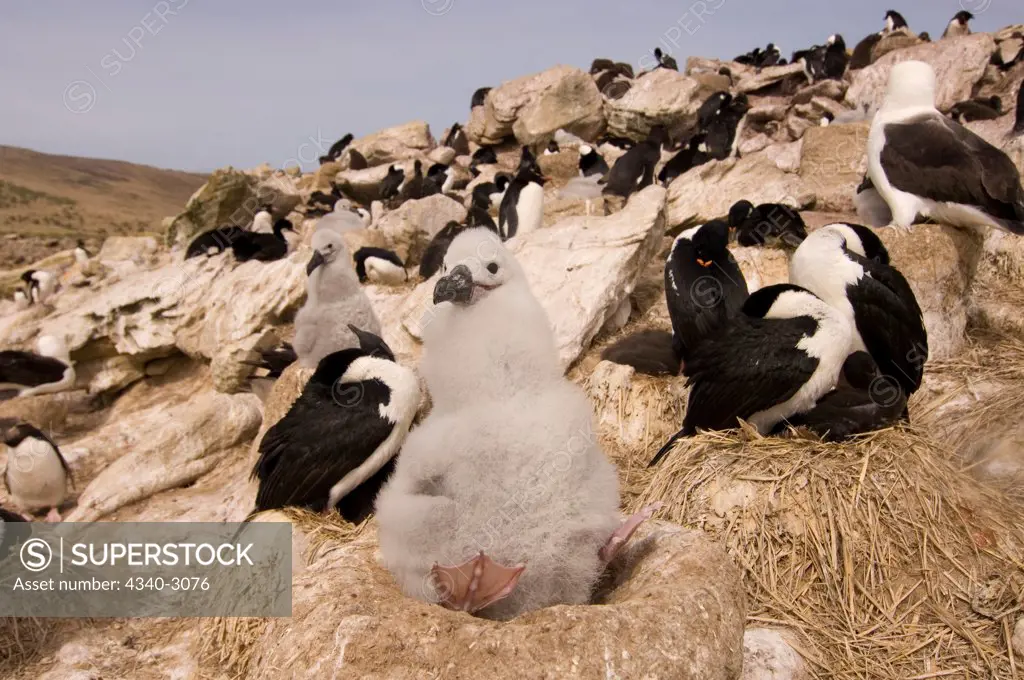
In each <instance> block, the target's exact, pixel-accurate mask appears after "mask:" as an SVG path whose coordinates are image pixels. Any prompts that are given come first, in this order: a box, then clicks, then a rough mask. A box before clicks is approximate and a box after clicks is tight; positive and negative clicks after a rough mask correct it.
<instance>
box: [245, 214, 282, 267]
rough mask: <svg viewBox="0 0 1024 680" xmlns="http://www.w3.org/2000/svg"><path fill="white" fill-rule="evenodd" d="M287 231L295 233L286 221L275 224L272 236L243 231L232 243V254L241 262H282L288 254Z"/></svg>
mask: <svg viewBox="0 0 1024 680" xmlns="http://www.w3.org/2000/svg"><path fill="white" fill-rule="evenodd" d="M285 231H291V232H294V231H295V229H294V228H293V227H292V223H291V222H290V221H288V220H286V219H281V220H278V221H277V222H275V223H274V228H273V233H270V234H263V233H258V232H252V231H243V232H242V233H240V234H237V235H236V238H235V239H234V240H233V241H231V243H230V247H231V252H232V253H234V255H235V259H236V260H238V261H239V262H248V261H249V260H256V261H257V262H273V261H274V260H280V259H281V258H283V257H284V256H286V255H287V254H288V241H286V240H285V238H284V232H285Z"/></svg>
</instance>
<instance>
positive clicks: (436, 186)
mask: <svg viewBox="0 0 1024 680" xmlns="http://www.w3.org/2000/svg"><path fill="white" fill-rule="evenodd" d="M427 185H430V186H429V188H427ZM454 188H455V173H454V172H453V171H452V169H451V166H448V165H445V164H444V163H434V164H433V165H431V166H430V169H428V170H427V176H426V179H425V181H424V192H423V194H424V195H425V196H429V195H432V194H448V193H450V192H451V191H452V189H454Z"/></svg>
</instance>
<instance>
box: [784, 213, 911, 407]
mask: <svg viewBox="0 0 1024 680" xmlns="http://www.w3.org/2000/svg"><path fill="white" fill-rule="evenodd" d="M866 231H870V230H868V229H867V228H866V227H864V226H862V225H849V224H843V223H836V224H830V225H826V226H824V227H821V228H820V229H818V230H816V231H814V232H813V233H811V234H810V235H809V236H808V237H807V238H806V239H805V240H804V242H803V243H802V244H800V247H799V248H797V250H796V252H795V253H794V254H793V258H792V260H791V261H790V263H789V279H790V281H792V282H793V283H794V284H796V285H799V286H803V287H804V288H806V289H808V290H810V291H811V292H813V293H814V294H815V295H817V296H818V297H820V298H821V299H822V300H824V301H825V302H827V303H828V304H830V305H831V306H832V307H834V308H835V309H836V310H837V311H839V312H840V313H841V314H843V316H844V317H845V318H846V319H847V320H848V321H849V322H850V323H851V325H852V326H853V329H854V330H853V333H852V335H851V345H850V348H849V350H848V353H852V352H855V351H866V352H868V353H870V354H871V357H872V358H873V359H874V360H875V363H876V364H878V368H879V370H880V371H881V372H882V374H883V375H886V376H889V377H890V378H892V379H893V380H895V381H896V382H897V383H898V385H899V387H900V388H901V389H902V390H903V393H904V395H906V396H907V397H908V398H909V397H910V395H911V394H913V393H914V392H916V391H917V389H918V388H919V387H920V386H921V380H922V378H923V376H924V364H925V361H927V359H928V332H927V330H926V329H925V326H924V320H923V316H922V314H921V308H920V306H919V305H918V302H917V298H916V297H915V296H914V292H913V290H912V289H911V288H910V284H909V283H907V280H906V278H904V276H903V275H902V274H901V273H900V272H899V270H897V269H896V268H895V267H893V266H891V265H889V264H887V262H888V253H886V252H885V249H884V247H882V246H881V242H880V241H877V242H873V241H870V240H869V239H867V238H865V237H862V234H864V232H866ZM876 238H877V237H876ZM869 253H871V255H869ZM872 256H873V257H872ZM881 260H884V261H885V262H882V261H881Z"/></svg>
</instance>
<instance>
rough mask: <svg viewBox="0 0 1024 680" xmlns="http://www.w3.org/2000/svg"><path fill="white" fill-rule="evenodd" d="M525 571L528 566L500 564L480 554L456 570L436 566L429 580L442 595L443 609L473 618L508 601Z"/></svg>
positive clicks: (431, 571)
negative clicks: (504, 600)
mask: <svg viewBox="0 0 1024 680" xmlns="http://www.w3.org/2000/svg"><path fill="white" fill-rule="evenodd" d="M524 569H526V565H525V564H520V565H517V566H515V567H506V566H504V565H502V564H498V563H497V562H495V561H494V560H492V559H491V558H490V557H488V556H487V555H485V554H484V552H483V551H482V550H481V551H480V554H479V555H477V556H476V557H474V558H473V559H471V560H469V561H468V562H464V563H463V564H460V565H457V566H451V567H442V566H440V565H438V564H435V565H434V566H433V567H432V568H431V570H430V576H431V578H432V580H433V582H434V586H435V589H436V591H437V592H438V593H439V594H440V595H441V602H440V603H441V605H443V606H444V607H447V608H448V609H454V610H456V611H464V612H469V613H470V614H472V613H473V612H476V611H479V610H481V609H483V608H484V607H487V606H488V605H492V604H494V603H495V602H497V601H499V600H501V599H504V598H506V597H508V595H509V594H510V593H511V592H512V591H513V590H514V589H515V587H516V584H517V583H519V577H520V576H522V574H523V570H524Z"/></svg>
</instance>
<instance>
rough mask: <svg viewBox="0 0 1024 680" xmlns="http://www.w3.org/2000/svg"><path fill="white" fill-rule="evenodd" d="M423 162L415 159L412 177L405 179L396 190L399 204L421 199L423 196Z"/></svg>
mask: <svg viewBox="0 0 1024 680" xmlns="http://www.w3.org/2000/svg"><path fill="white" fill-rule="evenodd" d="M423 183H424V178H423V162H422V161H420V160H419V159H417V160H416V161H415V162H414V163H413V164H412V177H406V178H405V181H404V182H402V186H401V188H399V190H398V198H399V201H400V202H401V203H405V202H406V201H412V200H416V199H418V198H423V195H424V186H423Z"/></svg>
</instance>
